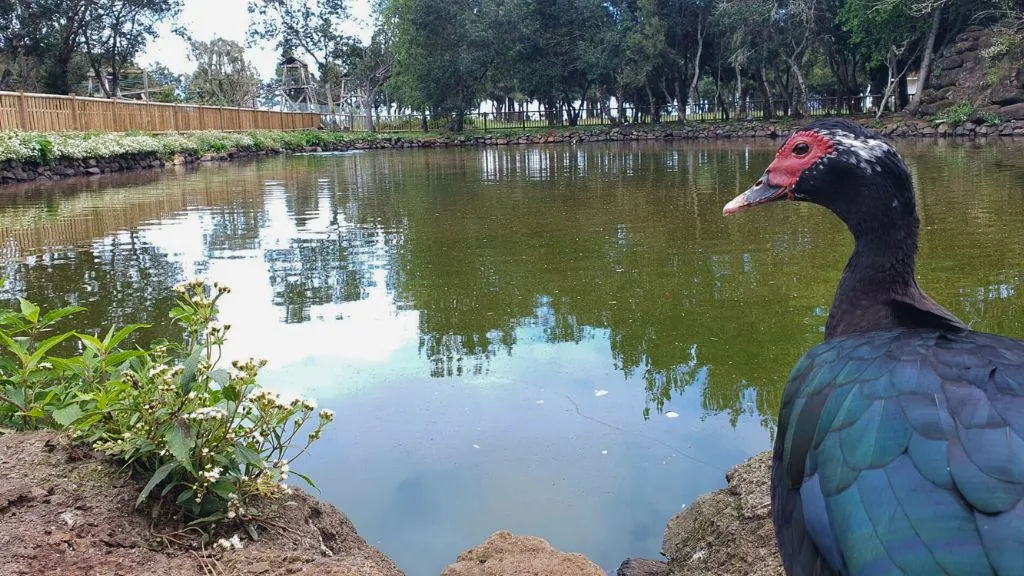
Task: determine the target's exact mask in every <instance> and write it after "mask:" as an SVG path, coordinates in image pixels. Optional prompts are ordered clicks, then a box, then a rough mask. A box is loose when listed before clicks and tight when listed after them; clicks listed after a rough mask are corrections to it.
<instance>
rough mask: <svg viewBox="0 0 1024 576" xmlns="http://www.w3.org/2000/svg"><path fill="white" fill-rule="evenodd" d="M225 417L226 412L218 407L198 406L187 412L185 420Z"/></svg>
mask: <svg viewBox="0 0 1024 576" xmlns="http://www.w3.org/2000/svg"><path fill="white" fill-rule="evenodd" d="M227 417H228V413H227V412H225V411H223V410H221V409H220V408H216V407H214V406H206V407H204V408H199V409H198V410H195V411H193V412H190V413H189V414H186V415H185V419H186V420H200V421H202V420H218V419H221V418H227ZM204 450H205V448H204Z"/></svg>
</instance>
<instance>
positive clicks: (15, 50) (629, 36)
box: [0, 0, 1024, 130]
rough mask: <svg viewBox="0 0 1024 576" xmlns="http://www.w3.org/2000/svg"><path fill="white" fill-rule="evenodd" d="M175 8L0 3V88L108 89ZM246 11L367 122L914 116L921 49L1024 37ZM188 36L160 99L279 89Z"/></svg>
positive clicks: (322, 99) (1017, 2) (978, 10)
mask: <svg viewBox="0 0 1024 576" xmlns="http://www.w3.org/2000/svg"><path fill="white" fill-rule="evenodd" d="M181 3H182V0H0V90H12V89H13V90H26V91H38V92H53V93H66V92H68V91H71V90H72V89H74V87H75V86H76V85H78V84H79V83H81V81H82V80H83V79H85V78H86V77H87V76H92V77H93V78H95V79H97V80H98V81H99V86H100V88H102V90H103V91H104V93H106V94H108V95H113V94H117V93H118V92H119V85H120V80H121V76H122V75H123V72H124V71H125V70H126V69H127V68H128V67H130V66H132V65H133V60H134V58H135V57H136V56H137V55H138V54H139V53H140V51H141V50H143V49H144V48H145V46H146V44H147V42H148V41H149V40H150V39H151V38H152V37H153V35H154V33H155V30H156V25H157V24H159V23H161V22H173V21H174V20H175V18H176V15H177V14H178V12H179V11H180V8H181ZM249 13H250V16H251V22H250V28H249V40H250V41H251V42H253V43H256V42H269V43H271V44H272V45H274V46H276V48H277V50H278V51H279V53H280V54H281V58H282V61H283V60H284V59H285V58H287V57H289V56H295V57H296V58H299V59H301V60H303V61H305V62H307V63H308V64H309V70H310V73H311V75H312V81H313V84H314V92H315V94H314V97H315V99H316V100H317V102H318V103H319V104H320V105H321V107H322V108H323V109H324V110H325V111H331V112H338V111H342V112H344V113H345V114H361V115H365V117H366V122H367V125H368V126H369V127H370V128H371V129H373V126H374V123H375V115H377V114H382V113H383V114H384V115H387V114H389V113H390V114H396V113H399V112H401V113H403V114H414V115H416V116H419V117H422V118H423V119H424V122H425V119H426V118H427V117H432V118H435V119H441V120H442V121H443V123H442V124H441V125H448V126H449V127H450V128H452V129H454V130H460V129H461V128H462V127H463V125H464V124H465V120H464V118H465V115H466V114H467V113H469V112H472V111H474V110H476V109H477V107H478V106H479V105H480V104H481V102H483V101H485V100H486V101H489V102H490V103H491V110H492V111H493V113H494V114H495V115H497V116H501V117H504V118H505V119H506V120H515V119H516V118H520V117H521V115H522V114H523V113H524V112H525V110H526V108H527V107H530V108H531V109H533V110H536V109H537V108H538V106H540V107H543V109H544V111H545V113H546V114H547V115H548V118H549V121H552V122H554V121H555V119H556V118H557V121H558V122H562V121H567V122H568V123H569V124H575V123H576V122H578V121H579V120H580V118H581V116H582V115H583V114H584V109H585V110H586V112H585V113H586V114H587V115H594V114H597V115H610V114H611V113H612V108H613V107H617V108H618V110H617V114H616V116H617V117H618V118H620V119H622V120H628V121H653V122H658V121H661V120H662V118H663V117H664V115H665V114H670V115H673V114H674V115H677V116H679V117H680V118H685V115H678V114H676V113H677V112H678V111H680V110H689V111H694V110H696V111H707V110H709V109H710V108H713V109H714V110H715V113H716V114H721V115H723V116H725V117H728V116H729V115H731V114H735V115H741V116H742V115H745V114H747V107H748V106H753V105H756V106H759V107H760V109H761V112H763V114H764V115H765V116H768V117H770V116H772V115H782V114H789V115H794V116H799V115H802V114H805V113H807V112H809V110H808V106H811V105H813V104H814V103H815V102H820V99H821V98H828V99H830V100H829V101H830V102H831V106H832V107H846V108H848V109H850V110H853V109H859V106H860V103H861V102H863V101H864V98H865V94H866V92H867V91H868V90H870V94H872V95H875V96H876V99H875V105H876V107H877V106H878V104H879V103H880V101H883V100H884V101H885V102H891V101H895V102H898V103H899V106H900V107H903V106H905V105H909V108H910V110H911V111H914V110H915V108H916V105H917V104H918V103H919V102H918V101H917V100H915V101H911V100H910V99H909V97H908V96H909V92H908V90H907V77H908V76H909V75H910V74H912V73H915V72H916V73H918V74H919V76H920V83H921V84H922V85H926V84H927V83H928V81H929V72H930V69H931V67H932V62H933V60H934V57H935V55H936V54H938V53H939V52H940V51H941V50H942V49H943V48H944V47H945V46H946V45H947V44H949V43H950V42H952V41H953V39H954V38H955V37H956V36H957V34H959V33H960V32H961V31H963V30H964V29H965V28H966V27H968V26H970V25H974V24H991V23H995V22H1002V23H1003V24H1002V25H1001V28H1000V30H1001V33H1002V34H1004V35H1005V38H1002V39H1001V40H1000V42H1001V44H1000V46H1003V45H1004V44H1008V43H1009V44H1013V43H1016V44H1018V45H1024V0H445V1H443V2H441V1H438V0H373V22H372V25H373V28H374V29H373V34H372V36H370V38H369V39H368V40H365V41H364V40H361V39H359V38H356V37H353V36H351V35H350V34H349V33H346V30H352V29H353V27H352V26H351V24H352V15H351V14H350V13H349V6H348V4H347V1H346V0H249ZM1003 40H1005V42H1003ZM215 43H216V45H215ZM192 46H193V51H194V52H195V51H196V50H199V52H196V54H199V53H202V54H204V55H205V56H203V57H197V61H198V62H199V63H200V66H199V68H198V69H197V71H196V73H195V74H194V75H193V76H192V77H190V78H188V79H179V86H178V88H177V89H176V90H171V91H170V92H167V90H164V96H162V97H168V98H170V97H177V98H184V99H193V100H197V101H203V102H211V103H213V102H225V103H235V102H241V101H246V102H252V101H253V100H254V99H255V100H258V101H259V102H262V103H263V104H265V105H276V104H278V103H279V102H280V99H277V98H275V97H274V94H275V90H277V88H276V86H279V84H280V79H279V78H271V79H262V80H263V81H265V82H264V83H263V84H262V88H261V90H260V92H261V93H262V94H261V95H259V94H258V95H256V96H253V91H254V89H253V88H252V86H253V83H254V81H255V80H253V79H252V78H248V77H247V75H252V73H251V66H250V65H249V64H248V63H246V62H245V59H244V55H243V49H242V48H241V47H237V49H236V48H235V47H230V46H228V44H225V43H223V42H218V41H217V40H214V41H213V42H210V43H207V44H206V45H200V44H192ZM215 48H216V49H223V50H222V56H217V57H216V58H215V60H216V61H217V62H218V63H217V64H216V66H220V67H222V70H221V72H217V74H221V77H222V78H229V77H230V78H231V81H232V82H235V81H238V82H241V84H238V85H237V86H236V88H238V89H239V90H241V91H242V92H244V93H245V96H244V97H242V96H239V95H237V94H236V95H232V96H228V95H227V93H226V92H225V90H228V89H227V88H224V87H222V88H216V89H214V88H213V87H211V85H210V83H209V81H208V79H209V74H210V68H209V66H208V65H207V64H203V62H208V60H207V59H206V56H209V55H210V53H211V52H210V51H211V50H214V49H215ZM228 48H231V49H230V50H228ZM229 52H230V57H228V53H229ZM229 62H230V63H229ZM153 73H154V74H163V71H157V70H154V71H153ZM236 73H237V74H236ZM163 76H166V74H163ZM197 82H198V83H197ZM190 83H191V84H190ZM186 84H189V85H190V86H191V87H188V88H187V87H186ZM192 84H194V86H192ZM242 85H244V89H242V88H239V86H242ZM161 86H163V81H161ZM200 87H201V88H200ZM233 90H235V88H231V89H230V90H228V92H230V91H233ZM278 93H279V91H278ZM883 93H884V94H886V95H891V96H893V98H892V99H887V98H877V96H878V95H882V94H883ZM920 93H921V91H920V90H918V91H917V94H920ZM435 125H437V124H435Z"/></svg>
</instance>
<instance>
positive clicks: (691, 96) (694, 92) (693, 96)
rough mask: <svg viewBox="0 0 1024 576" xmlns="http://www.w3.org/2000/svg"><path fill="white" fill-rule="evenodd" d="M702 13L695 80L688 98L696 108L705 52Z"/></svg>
mask: <svg viewBox="0 0 1024 576" xmlns="http://www.w3.org/2000/svg"><path fill="white" fill-rule="evenodd" d="M703 17H704V15H703V14H702V13H699V12H698V13H697V55H696V56H694V58H693V80H691V81H690V90H689V91H688V92H687V96H688V97H689V99H690V102H692V103H693V105H694V106H696V105H697V82H699V81H700V55H701V53H702V52H703V51H704V33H705V32H706V30H704V28H703Z"/></svg>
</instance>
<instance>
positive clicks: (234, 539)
mask: <svg viewBox="0 0 1024 576" xmlns="http://www.w3.org/2000/svg"><path fill="white" fill-rule="evenodd" d="M228 542H230V543H231V545H232V546H233V547H234V548H235V550H241V549H242V548H243V544H242V541H241V540H240V539H239V538H238V534H235V535H234V536H232V537H231V540H228Z"/></svg>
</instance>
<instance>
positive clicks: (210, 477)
mask: <svg viewBox="0 0 1024 576" xmlns="http://www.w3.org/2000/svg"><path fill="white" fill-rule="evenodd" d="M220 473H221V468H220V467H217V468H214V469H213V470H209V471H207V472H203V478H205V479H206V481H207V482H209V483H210V484H212V483H214V482H216V481H217V480H218V479H219V478H220Z"/></svg>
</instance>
